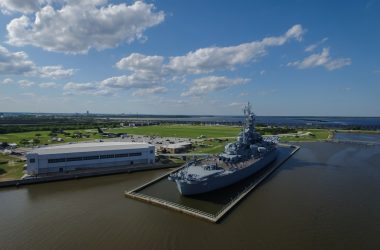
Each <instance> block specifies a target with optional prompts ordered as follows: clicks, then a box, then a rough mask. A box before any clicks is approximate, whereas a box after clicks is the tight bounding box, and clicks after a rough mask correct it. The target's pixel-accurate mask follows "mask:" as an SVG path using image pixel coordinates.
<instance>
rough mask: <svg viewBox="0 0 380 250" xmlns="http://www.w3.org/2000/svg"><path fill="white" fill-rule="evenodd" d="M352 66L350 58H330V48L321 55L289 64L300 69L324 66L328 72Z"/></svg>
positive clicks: (312, 55)
mask: <svg viewBox="0 0 380 250" xmlns="http://www.w3.org/2000/svg"><path fill="white" fill-rule="evenodd" d="M350 64H351V59H350V58H337V59H333V58H331V57H330V50H329V48H323V50H322V52H321V53H320V54H311V55H310V56H308V57H306V58H305V59H303V60H302V61H295V62H290V63H288V66H294V67H297V68H299V69H307V68H314V67H318V66H323V67H325V68H326V69H327V70H330V71H331V70H335V69H339V68H342V67H344V66H348V65H350Z"/></svg>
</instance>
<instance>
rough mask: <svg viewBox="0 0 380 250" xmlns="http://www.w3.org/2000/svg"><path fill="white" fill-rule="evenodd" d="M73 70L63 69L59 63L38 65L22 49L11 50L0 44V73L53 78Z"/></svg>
mask: <svg viewBox="0 0 380 250" xmlns="http://www.w3.org/2000/svg"><path fill="white" fill-rule="evenodd" d="M74 72H75V70H74V69H65V68H63V67H62V66H61V65H58V66H44V67H38V66H37V65H36V64H35V63H34V62H33V61H32V60H30V59H29V56H28V55H27V54H26V53H25V52H24V51H17V52H11V51H9V50H8V49H7V48H5V47H3V46H1V45H0V75H23V76H38V77H44V78H53V79H55V78H62V77H68V76H72V75H73V74H74Z"/></svg>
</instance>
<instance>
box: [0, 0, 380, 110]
mask: <svg viewBox="0 0 380 250" xmlns="http://www.w3.org/2000/svg"><path fill="white" fill-rule="evenodd" d="M0 10H1V12H0V37H1V40H0V112H46V113H85V112H86V110H89V111H90V112H91V113H111V114H118V113H125V114H136V113H139V114H169V115H181V114H184V115H241V113H242V111H241V110H242V106H243V105H244V104H245V103H246V102H248V101H249V102H251V103H252V105H253V109H254V112H255V113H256V114H257V115H262V116H271V115H283V116H287V115H289V116H291V115H297V116H380V108H379V107H380V59H379V58H380V50H379V48H378V47H379V44H380V28H379V27H380V16H379V15H378V13H380V1H372V0H369V1H344V2H342V1H264V0H263V1H205V0H203V1H200V0H193V1H178V0H166V1H159V0H156V1H107V0H81V1H80V0H29V1H14V0H2V1H1V2H0Z"/></svg>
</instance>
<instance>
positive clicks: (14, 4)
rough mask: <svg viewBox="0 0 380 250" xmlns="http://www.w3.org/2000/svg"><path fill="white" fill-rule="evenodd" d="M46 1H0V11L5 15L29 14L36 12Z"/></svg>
mask: <svg viewBox="0 0 380 250" xmlns="http://www.w3.org/2000/svg"><path fill="white" fill-rule="evenodd" d="M45 2H46V0H1V2H0V9H1V11H2V12H3V13H5V14H11V13H12V12H21V13H25V14H26V13H31V12H34V11H37V10H38V9H39V7H40V6H41V5H42V4H43V3H45Z"/></svg>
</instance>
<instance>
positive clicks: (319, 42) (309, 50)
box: [305, 37, 328, 52]
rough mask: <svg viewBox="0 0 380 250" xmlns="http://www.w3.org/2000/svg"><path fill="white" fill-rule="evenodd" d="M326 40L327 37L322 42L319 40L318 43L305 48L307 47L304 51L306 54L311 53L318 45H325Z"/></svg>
mask: <svg viewBox="0 0 380 250" xmlns="http://www.w3.org/2000/svg"><path fill="white" fill-rule="evenodd" d="M327 40H328V37H325V38H323V39H322V40H320V41H318V42H316V43H314V44H310V45H309V46H307V47H306V48H305V51H306V52H312V51H314V50H315V49H316V48H317V47H318V46H319V45H321V44H323V43H325V42H326V41H327Z"/></svg>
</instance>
